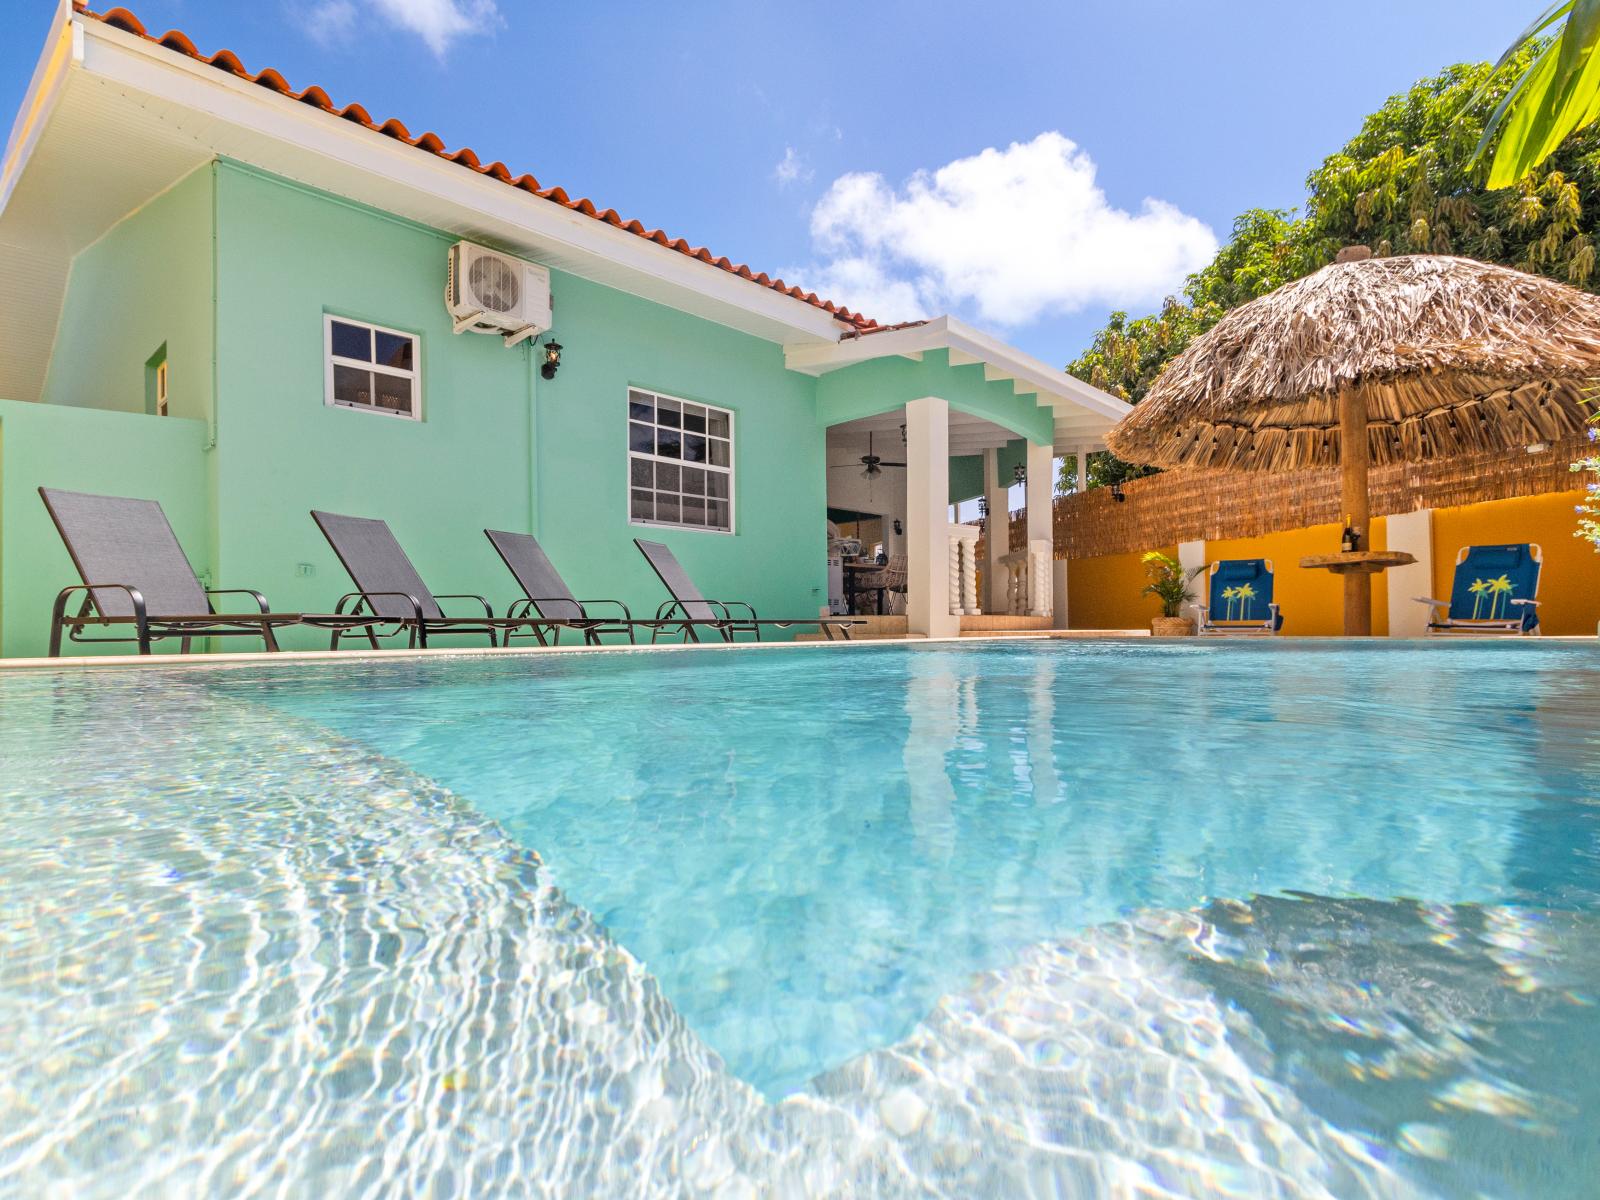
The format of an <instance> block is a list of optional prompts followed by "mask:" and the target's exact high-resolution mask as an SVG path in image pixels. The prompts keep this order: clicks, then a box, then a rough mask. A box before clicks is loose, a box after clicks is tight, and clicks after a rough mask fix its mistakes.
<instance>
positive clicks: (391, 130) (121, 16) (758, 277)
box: [72, 0, 880, 332]
mask: <svg viewBox="0 0 1600 1200" xmlns="http://www.w3.org/2000/svg"><path fill="white" fill-rule="evenodd" d="M72 7H73V11H74V12H76V13H78V14H79V15H80V16H83V17H86V18H88V19H89V20H93V21H100V22H101V23H103V24H105V25H109V26H111V27H112V28H113V29H121V30H123V31H124V32H127V33H131V34H133V35H134V36H136V37H140V38H143V39H144V40H145V41H148V42H154V43H155V44H156V45H158V46H164V47H166V48H167V49H168V50H172V51H175V52H176V53H178V54H182V55H184V56H185V57H187V58H192V59H194V60H195V61H197V62H202V63H206V64H207V65H209V66H212V67H215V68H216V69H217V70H219V71H226V72H227V73H228V74H230V75H235V76H237V77H238V78H240V79H245V80H248V81H249V82H251V83H254V84H258V85H259V86H261V87H264V88H269V89H270V90H272V91H274V92H277V93H279V94H280V95H284V96H288V97H289V98H290V99H292V100H298V101H300V102H301V103H302V104H309V105H311V106H312V107H313V108H318V109H321V110H322V111H323V112H325V113H328V114H330V115H332V116H336V117H342V118H343V119H344V120H346V121H354V122H355V123H356V124H358V125H362V126H365V127H366V128H367V129H370V130H372V131H373V132H374V133H381V134H383V135H384V136H385V137H391V138H394V139H395V140H396V141H399V142H405V143H406V144H407V145H409V146H415V147H416V148H417V149H418V150H423V151H426V152H427V153H429V154H433V155H437V156H438V157H439V158H442V159H445V160H446V161H447V162H453V163H456V164H458V165H459V166H463V167H466V168H467V169H468V170H471V171H476V172H477V173H478V174H480V175H488V176H490V177H491V178H493V179H498V180H499V181H500V182H501V183H504V184H506V185H508V186H510V187H515V188H519V189H521V190H522V191H525V192H528V193H529V194H530V195H534V196H538V197H539V198H540V199H542V200H548V201H550V202H551V203H552V204H559V205H561V206H562V207H563V208H567V209H570V210H572V211H573V212H577V213H582V214H583V215H584V216H586V217H590V218H592V219H594V220H596V221H603V222H604V223H605V224H607V225H612V226H615V227H616V228H618V229H621V230H623V231H625V232H627V233H631V234H634V235H635V236H637V237H641V238H645V239H646V240H648V241H652V242H655V243H656V244H657V245H661V246H666V247H668V248H669V249H672V250H676V251H677V252H678V253H680V254H683V255H686V256H687V257H689V258H694V259H698V260H699V261H701V262H703V263H705V264H707V265H708V266H712V267H715V268H717V269H718V270H721V271H726V272H728V273H729V274H730V275H736V276H738V277H739V278H740V279H748V280H750V281H751V282H752V283H756V284H759V285H760V286H761V287H765V288H770V289H771V290H773V291H775V292H781V293H783V294H784V295H786V296H792V297H793V298H794V299H796V300H799V301H801V302H803V303H805V304H810V305H812V306H814V307H816V308H820V309H822V310H823V311H824V312H827V313H830V314H831V315H832V316H833V317H834V318H835V319H837V320H840V321H843V322H845V323H846V324H848V325H851V326H853V327H854V329H856V330H858V331H862V332H867V331H871V330H875V329H878V328H880V326H879V325H878V323H877V322H876V321H874V320H872V319H871V318H869V317H865V316H863V315H861V314H860V313H857V312H852V311H850V310H849V309H848V308H842V307H840V306H839V305H837V304H834V303H833V302H832V301H831V300H822V299H820V298H818V296H817V294H816V293H815V292H806V291H802V290H801V289H800V288H798V287H791V286H789V285H788V284H785V283H784V282H783V280H781V279H773V278H771V277H770V276H769V275H767V273H766V272H765V271H763V272H761V273H760V274H757V273H755V272H753V271H752V270H751V269H750V268H749V267H747V266H745V265H744V264H743V263H738V264H735V263H732V262H729V261H728V259H726V258H718V257H715V256H713V255H712V253H711V251H709V250H707V249H706V248H705V247H704V246H690V245H689V243H688V242H686V241H684V240H683V239H682V238H672V237H669V236H668V235H667V234H666V233H664V232H662V231H661V230H659V229H646V228H645V226H644V225H643V224H641V223H640V222H638V221H634V220H624V219H623V218H622V217H621V216H619V215H618V213H617V210H616V209H614V208H608V209H605V210H603V211H602V210H600V209H598V208H597V207H596V206H595V204H594V202H593V201H591V200H587V199H584V198H581V197H580V198H579V199H577V200H574V199H572V198H571V197H570V196H568V194H567V192H566V190H565V189H564V188H559V187H550V188H546V187H541V186H540V185H539V181H538V180H537V179H535V178H534V177H533V176H532V175H519V176H516V177H514V178H513V176H512V174H511V171H510V170H509V169H508V168H507V167H506V165H505V164H504V163H501V162H493V163H490V164H489V165H488V166H484V165H482V163H481V162H480V161H479V159H478V156H477V154H476V153H474V152H473V151H472V150H471V149H470V148H469V147H466V146H463V147H461V148H460V149H458V150H453V151H452V150H450V149H448V148H447V147H446V146H445V144H444V142H443V141H442V140H440V138H439V137H438V136H437V135H436V134H432V133H423V134H420V135H418V136H415V137H413V136H412V134H411V131H410V130H409V129H407V128H406V127H405V125H404V124H403V123H401V122H400V121H398V120H396V119H394V118H390V119H389V120H386V121H383V122H382V123H379V122H376V121H374V120H373V119H372V117H371V115H370V114H369V113H368V112H367V110H366V109H364V108H362V107H361V105H359V104H347V105H345V106H344V107H343V108H340V107H338V106H337V105H335V104H334V103H333V100H332V99H331V98H330V97H329V96H328V93H327V92H325V91H323V90H322V89H321V88H320V87H315V86H313V87H308V88H305V89H303V90H301V91H295V90H294V88H293V87H291V86H290V85H289V82H288V81H287V80H286V79H284V77H283V76H282V75H281V74H279V73H278V72H277V71H275V70H273V69H272V68H271V67H268V68H267V69H265V70H263V71H261V72H259V73H257V74H251V73H250V72H249V71H248V70H247V69H246V68H245V65H244V64H243V63H242V62H240V61H239V57H238V56H237V55H236V54H234V53H233V52H232V51H231V50H219V51H217V53H215V54H212V55H205V54H202V53H200V51H199V50H198V49H197V48H196V47H195V44H194V43H193V42H191V41H190V40H189V39H188V37H186V36H185V35H184V34H182V33H180V32H179V31H177V30H176V29H173V30H169V31H168V32H166V33H164V34H162V35H161V36H160V37H155V36H153V35H152V34H150V33H149V32H147V31H146V30H145V27H144V25H143V24H142V23H141V22H140V21H139V18H138V17H136V16H134V15H133V14H132V13H131V12H129V11H128V10H127V9H125V8H112V9H108V10H107V11H105V12H103V13H100V12H94V11H92V10H91V9H90V8H88V6H87V5H86V4H85V3H84V2H83V0H73V5H72Z"/></svg>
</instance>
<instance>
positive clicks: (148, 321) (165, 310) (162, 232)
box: [40, 166, 212, 420]
mask: <svg viewBox="0 0 1600 1200" xmlns="http://www.w3.org/2000/svg"><path fill="white" fill-rule="evenodd" d="M211 233H212V168H211V167H209V166H207V167H203V168H201V169H200V170H197V171H194V172H192V173H190V174H189V175H188V176H186V177H185V178H184V179H183V180H181V181H180V182H178V183H177V184H175V185H174V186H173V187H171V188H169V189H168V190H167V191H165V192H163V193H162V194H161V195H159V196H157V197H156V198H155V199H154V200H151V201H150V202H149V203H148V204H146V205H145V206H144V207H143V208H140V209H138V210H137V211H135V212H133V213H131V214H130V215H128V216H127V217H125V218H123V220H122V221H120V222H119V223H118V224H116V225H115V226H113V227H112V228H111V229H110V231H109V232H107V233H106V234H105V235H104V236H103V237H101V238H100V240H99V241H97V242H95V243H94V244H92V245H91V246H89V247H87V248H86V249H84V250H83V251H82V252H80V253H79V254H78V256H77V257H76V258H75V259H73V262H72V273H71V275H70V277H69V278H68V281H67V292H66V297H65V300H64V302H63V304H62V310H61V322H60V325H59V326H58V327H57V331H56V341H55V346H54V348H53V349H52V352H51V358H50V364H49V367H48V368H47V369H46V373H45V382H44V390H43V393H42V395H41V397H40V398H41V399H42V400H43V401H44V402H45V403H47V404H60V405H68V406H72V407H77V408H104V409H114V410H116V411H119V412H130V413H142V412H144V411H145V364H146V363H147V362H148V361H149V360H150V358H151V356H152V355H154V354H155V353H156V351H157V350H158V349H159V348H160V347H161V346H162V345H163V344H165V345H166V347H167V363H168V370H169V373H170V375H169V383H168V412H169V414H170V415H171V416H174V417H189V418H195V419H200V420H204V419H206V418H207V417H208V416H209V413H210V405H211V378H212V376H211V362H212V319H211V312H212V308H211V282H212V281H211V262H212V246H211Z"/></svg>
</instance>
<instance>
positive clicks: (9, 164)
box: [0, 0, 83, 212]
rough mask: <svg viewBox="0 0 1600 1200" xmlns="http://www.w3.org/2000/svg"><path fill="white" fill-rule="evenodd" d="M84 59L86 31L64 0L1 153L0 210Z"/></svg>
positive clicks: (69, 4)
mask: <svg viewBox="0 0 1600 1200" xmlns="http://www.w3.org/2000/svg"><path fill="white" fill-rule="evenodd" d="M82 61H83V34H82V31H81V28H80V26H79V24H78V22H76V21H74V20H72V5H71V0H61V3H60V4H59V5H58V11H57V15H56V20H55V22H54V23H52V25H51V26H50V37H49V40H48V41H46V42H45V46H44V50H43V51H42V52H41V53H40V55H39V61H38V63H37V64H35V66H34V68H33V77H32V78H31V79H30V80H29V81H28V90H27V92H26V94H24V96H23V97H22V107H21V108H19V109H17V118H16V120H15V121H14V122H12V125H11V134H10V136H9V137H8V138H7V139H6V148H5V155H4V157H0V212H3V211H4V210H5V207H6V202H7V201H9V200H10V199H11V193H12V191H13V190H15V188H16V186H17V180H18V179H20V178H22V172H23V168H25V167H26V166H27V165H28V159H29V157H31V156H32V154H33V148H34V146H35V145H37V144H38V141H39V135H40V134H41V133H43V132H44V127H45V125H46V124H48V123H49V120H50V114H51V113H52V112H54V111H55V106H56V101H57V99H58V98H59V97H60V95H61V87H62V84H63V83H64V82H65V81H66V78H67V72H68V70H69V69H70V68H71V67H72V66H73V65H74V64H75V63H80V62H82Z"/></svg>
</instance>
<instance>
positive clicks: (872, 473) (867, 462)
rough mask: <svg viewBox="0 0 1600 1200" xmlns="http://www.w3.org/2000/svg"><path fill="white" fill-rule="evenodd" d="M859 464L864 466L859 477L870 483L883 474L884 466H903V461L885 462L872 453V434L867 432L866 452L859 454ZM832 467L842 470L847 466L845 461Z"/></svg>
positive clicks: (847, 467) (846, 468)
mask: <svg viewBox="0 0 1600 1200" xmlns="http://www.w3.org/2000/svg"><path fill="white" fill-rule="evenodd" d="M861 465H862V466H863V467H865V468H866V470H865V471H863V472H861V478H863V479H865V480H866V481H867V482H868V483H871V482H872V481H873V480H874V479H876V478H877V477H878V476H879V475H882V474H883V468H884V467H903V466H905V463H903V462H885V461H884V460H883V459H881V458H879V457H878V456H877V455H876V454H874V453H873V452H872V434H871V433H868V434H867V452H866V453H865V454H863V455H862V456H861ZM832 469H833V470H835V471H844V470H848V469H849V466H848V464H846V463H839V464H838V465H836V466H835V467H833V468H832Z"/></svg>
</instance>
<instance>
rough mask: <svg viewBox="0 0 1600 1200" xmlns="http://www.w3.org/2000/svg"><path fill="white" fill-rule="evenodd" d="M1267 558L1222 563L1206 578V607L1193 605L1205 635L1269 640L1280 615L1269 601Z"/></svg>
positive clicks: (1279, 626)
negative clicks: (1267, 638) (1264, 638)
mask: <svg viewBox="0 0 1600 1200" xmlns="http://www.w3.org/2000/svg"><path fill="white" fill-rule="evenodd" d="M1272 582H1273V571H1272V560H1271V559H1270V558H1232V559H1222V560H1221V561H1218V562H1214V563H1212V564H1211V568H1210V571H1209V572H1208V574H1207V582H1206V603H1204V604H1197V605H1195V606H1194V607H1195V611H1196V612H1197V613H1199V615H1200V625H1199V632H1200V633H1202V634H1206V635H1213V636H1214V635H1222V636H1228V635H1233V636H1250V637H1272V636H1273V635H1274V634H1276V633H1277V632H1278V630H1280V629H1282V628H1283V613H1282V612H1280V611H1279V609H1278V605H1277V602H1276V601H1275V600H1273V598H1272Z"/></svg>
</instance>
